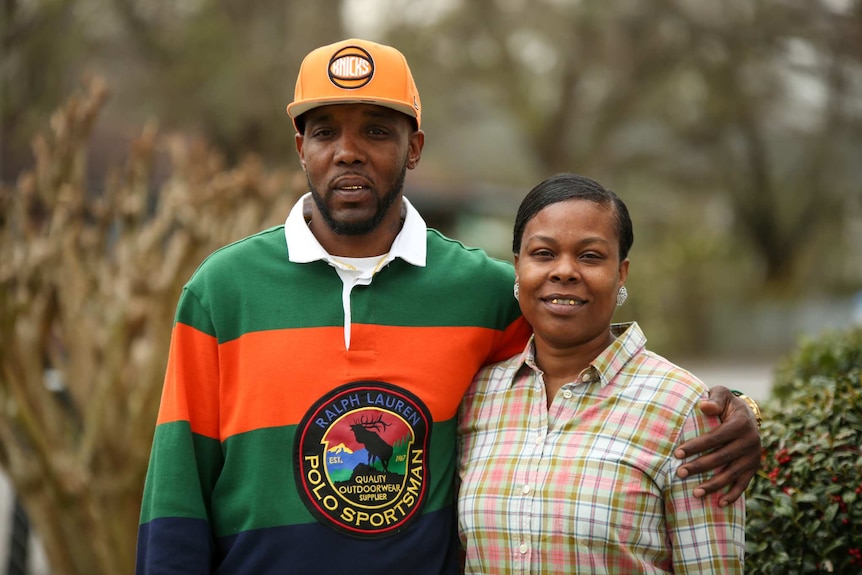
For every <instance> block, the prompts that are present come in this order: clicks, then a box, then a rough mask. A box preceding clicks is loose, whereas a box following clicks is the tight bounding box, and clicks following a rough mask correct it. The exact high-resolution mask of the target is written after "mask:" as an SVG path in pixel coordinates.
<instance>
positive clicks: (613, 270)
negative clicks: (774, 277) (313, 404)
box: [458, 174, 744, 575]
mask: <svg viewBox="0 0 862 575" xmlns="http://www.w3.org/2000/svg"><path fill="white" fill-rule="evenodd" d="M632 241H633V232H632V224H631V219H630V218H629V214H628V210H627V208H626V206H625V204H624V203H623V202H622V201H621V200H620V199H619V197H617V196H616V194H614V193H613V192H611V191H608V190H605V189H604V188H603V187H602V186H601V185H600V184H598V183H597V182H594V181H593V180H590V179H589V178H585V177H582V176H578V175H575V174H560V175H557V176H554V177H552V178H550V179H548V180H546V181H544V182H542V183H541V184H539V185H538V186H536V187H535V188H534V189H533V190H532V191H531V192H530V193H529V194H528V195H527V196H526V197H525V198H524V201H523V202H522V203H521V206H520V208H519V209H518V215H517V217H516V220H515V230H514V239H513V242H512V247H513V251H514V254H515V272H516V279H515V288H514V291H515V297H516V298H517V299H518V301H519V302H520V306H521V310H522V311H523V314H524V317H525V318H526V319H527V321H529V323H530V324H531V325H532V327H533V331H534V335H533V338H532V339H531V341H530V342H529V344H528V345H527V347H526V348H525V349H524V351H523V353H521V354H519V355H517V356H515V357H513V358H510V359H509V360H507V361H504V362H501V363H498V364H496V365H493V366H489V367H487V368H485V369H483V370H482V371H481V372H479V374H478V375H477V376H476V379H475V380H474V381H473V385H472V387H471V389H470V391H469V392H468V394H467V396H466V397H465V399H464V402H463V403H462V413H461V417H460V424H459V432H460V434H461V439H462V443H461V454H460V477H461V480H462V481H461V490H460V493H459V501H458V512H459V513H458V516H459V531H460V537H461V543H462V546H463V547H464V549H465V552H466V572H467V573H494V574H501V573H514V572H518V573H591V574H592V573H721V574H723V575H726V574H728V573H742V567H743V556H744V500H743V499H742V498H740V499H738V500H737V501H736V502H735V503H733V504H732V505H729V506H726V507H721V506H719V505H718V503H717V501H718V499H717V497H718V496H717V495H714V496H710V497H705V498H703V499H696V498H694V497H692V496H691V492H692V490H693V488H694V487H695V486H696V484H697V483H696V481H697V480H696V479H694V478H692V477H689V478H686V479H680V478H679V477H677V475H676V471H677V469H678V468H679V466H680V465H681V464H682V463H683V461H682V460H679V459H676V458H674V457H673V451H674V449H675V448H677V447H678V446H679V445H680V444H681V443H683V442H684V441H685V440H686V439H687V438H691V437H694V436H696V435H698V434H701V433H704V432H706V431H709V430H710V429H712V428H714V427H716V426H717V425H718V423H719V421H718V418H715V417H710V416H705V415H704V414H703V413H702V412H701V411H700V409H699V408H698V404H699V402H700V400H701V399H703V398H704V397H705V396H706V393H707V388H706V386H705V385H704V384H703V383H702V382H701V381H700V380H698V379H697V378H696V377H694V376H693V375H692V374H690V373H688V372H687V371H685V370H683V369H681V368H679V367H677V366H676V365H674V364H672V363H671V362H669V361H668V360H666V359H664V358H663V357H660V356H658V355H656V354H654V353H652V352H650V351H648V350H647V349H646V348H645V347H644V345H645V342H646V338H645V337H644V335H643V332H641V329H640V327H638V325H637V323H629V324H611V318H612V316H613V313H614V309H615V308H616V306H618V305H621V304H622V303H623V301H625V298H626V296H627V293H626V288H625V281H626V277H627V276H628V271H629V260H628V252H629V248H630V247H631V245H632Z"/></svg>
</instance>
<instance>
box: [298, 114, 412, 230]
mask: <svg viewBox="0 0 862 575" xmlns="http://www.w3.org/2000/svg"><path fill="white" fill-rule="evenodd" d="M304 120H305V131H304V133H303V134H300V135H297V138H296V144H297V150H298V151H299V158H300V162H301V163H302V165H303V168H304V169H305V172H306V177H307V179H308V187H309V190H310V191H311V194H312V197H313V198H314V202H315V205H316V207H317V211H318V212H319V213H320V215H321V217H322V218H323V220H324V221H325V223H326V225H327V227H328V228H329V229H331V230H332V231H333V232H335V233H336V234H339V235H347V236H356V235H367V234H371V233H373V232H375V231H376V230H378V229H379V228H380V225H381V223H383V222H384V221H389V220H393V221H396V222H397V220H398V219H400V214H401V203H400V202H398V201H396V200H398V199H399V198H400V196H401V191H402V187H403V185H404V176H405V174H406V171H407V168H411V169H412V168H413V167H415V166H416V164H417V163H418V161H419V156H420V154H421V151H422V143H423V140H422V137H421V132H415V131H414V130H413V126H412V124H411V122H410V120H409V118H407V116H405V115H404V114H402V113H400V112H396V111H395V110H390V109H389V108H384V107H382V106H374V105H369V104H334V105H330V106H322V107H320V108H314V109H312V110H309V111H308V112H306V113H305V115H304Z"/></svg>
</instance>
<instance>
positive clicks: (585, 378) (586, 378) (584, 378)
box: [581, 373, 590, 381]
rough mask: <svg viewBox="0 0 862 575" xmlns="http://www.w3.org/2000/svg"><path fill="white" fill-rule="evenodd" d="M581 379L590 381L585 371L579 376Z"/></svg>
mask: <svg viewBox="0 0 862 575" xmlns="http://www.w3.org/2000/svg"><path fill="white" fill-rule="evenodd" d="M581 381H590V374H589V373H585V374H584V375H582V376H581Z"/></svg>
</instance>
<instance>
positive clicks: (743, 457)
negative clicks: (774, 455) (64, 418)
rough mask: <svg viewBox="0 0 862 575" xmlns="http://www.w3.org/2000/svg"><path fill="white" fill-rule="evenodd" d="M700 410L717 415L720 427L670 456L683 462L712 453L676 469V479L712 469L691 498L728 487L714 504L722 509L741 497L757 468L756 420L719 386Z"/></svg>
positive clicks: (735, 398)
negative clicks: (692, 457)
mask: <svg viewBox="0 0 862 575" xmlns="http://www.w3.org/2000/svg"><path fill="white" fill-rule="evenodd" d="M700 409H701V411H703V412H704V413H705V414H707V415H718V416H719V418H720V419H721V425H719V426H718V427H717V428H715V429H713V430H712V431H710V432H709V433H705V434H703V435H700V436H698V437H695V438H694V439H692V440H691V441H686V442H685V443H684V444H682V445H680V446H679V448H678V449H677V450H676V451H675V452H674V455H675V456H676V457H678V458H680V459H684V458H685V457H688V456H690V455H697V454H698V453H703V452H704V451H710V450H713V449H714V450H715V451H712V452H711V453H709V454H707V455H702V456H700V457H698V458H697V459H695V460H694V461H690V462H689V463H686V464H685V465H683V466H682V467H680V469H679V471H677V475H679V476H680V477H688V476H689V475H692V474H698V473H704V472H706V471H711V470H713V469H715V470H716V473H715V475H714V476H713V477H712V478H711V479H709V480H708V481H705V482H704V483H701V484H700V485H698V486H697V487H696V488H695V490H694V496H695V497H704V496H705V495H707V494H708V493H713V492H715V491H719V490H720V489H724V488H725V487H729V488H730V489H729V490H728V491H727V493H724V494H723V495H722V496H721V498H720V499H719V502H718V504H719V505H720V506H722V507H724V506H725V505H730V504H731V503H733V502H734V501H736V500H737V499H739V497H740V496H741V495H742V494H743V493H745V489H746V488H747V487H748V483H749V482H750V481H751V478H752V477H754V474H755V473H757V470H758V468H759V467H760V452H761V446H760V434H759V433H758V431H757V420H756V419H755V417H754V413H753V412H752V411H751V409H749V407H748V406H747V405H746V404H745V402H744V401H742V400H741V399H739V398H738V397H736V396H734V395H733V394H732V393H731V392H730V390H729V389H727V388H726V387H724V386H720V385H717V386H715V387H714V388H712V389H710V390H709V398H708V399H705V400H703V401H702V402H701V403H700Z"/></svg>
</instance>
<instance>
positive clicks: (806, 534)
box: [745, 328, 862, 575]
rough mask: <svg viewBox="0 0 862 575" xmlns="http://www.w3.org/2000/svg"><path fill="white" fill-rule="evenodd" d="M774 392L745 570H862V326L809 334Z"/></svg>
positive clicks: (750, 502)
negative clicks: (812, 337) (812, 336)
mask: <svg viewBox="0 0 862 575" xmlns="http://www.w3.org/2000/svg"><path fill="white" fill-rule="evenodd" d="M773 393H774V396H773V398H772V399H771V400H770V401H769V402H767V403H766V404H765V405H764V406H763V408H764V423H763V429H762V431H761V437H762V440H763V464H762V466H761V470H760V472H758V475H757V477H755V479H754V481H753V482H752V484H751V486H750V487H749V490H748V493H747V504H746V512H747V521H746V558H745V560H746V568H745V572H746V573H749V574H754V575H757V574H775V575H778V574H781V575H791V574H797V573H799V574H801V573H862V451H860V448H862V328H856V329H851V330H848V331H845V332H831V333H827V334H824V335H823V336H821V337H819V338H818V339H817V340H815V341H809V342H806V343H803V344H802V345H801V346H800V348H799V350H798V351H797V352H796V353H795V354H794V355H793V356H792V357H790V358H789V359H788V360H787V362H786V363H785V364H784V365H783V366H781V368H780V369H779V371H778V376H777V378H776V382H775V386H774V392H773Z"/></svg>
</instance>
